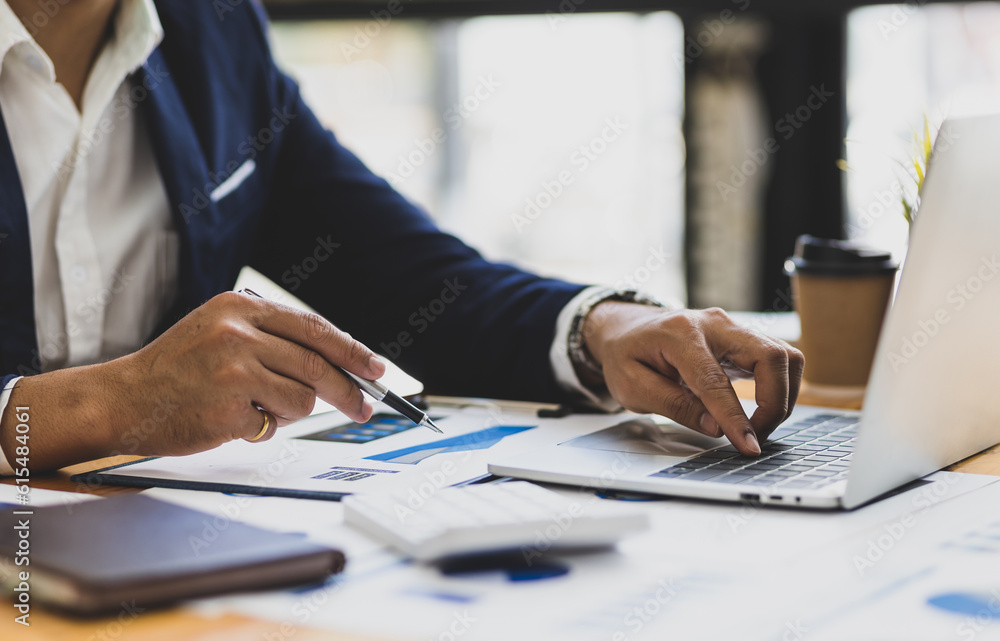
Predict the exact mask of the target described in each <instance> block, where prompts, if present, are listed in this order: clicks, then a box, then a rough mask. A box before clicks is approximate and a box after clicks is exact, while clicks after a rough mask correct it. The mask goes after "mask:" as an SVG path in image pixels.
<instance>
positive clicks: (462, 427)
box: [109, 406, 622, 494]
mask: <svg viewBox="0 0 1000 641" xmlns="http://www.w3.org/2000/svg"><path fill="white" fill-rule="evenodd" d="M431 416H432V418H434V420H435V422H436V423H437V424H438V425H439V426H440V427H441V429H442V430H443V431H444V434H437V433H434V432H432V431H430V430H428V429H425V428H422V427H418V426H415V425H413V424H412V423H411V422H410V421H408V420H407V419H405V418H402V417H400V416H398V415H394V414H388V413H383V412H381V411H379V410H377V413H376V416H374V417H373V418H372V420H371V421H369V423H366V424H364V425H360V424H357V423H354V422H352V421H350V420H348V419H346V418H345V417H344V416H343V415H342V414H340V413H339V412H338V413H328V414H321V415H317V416H312V417H309V418H306V419H304V420H302V421H299V422H298V423H295V424H293V425H289V426H286V427H283V428H281V429H279V430H278V432H277V434H276V435H275V437H274V438H272V439H271V440H270V441H267V442H264V443H249V442H246V441H233V442H230V443H226V444H225V445H222V446H220V447H218V448H216V449H214V450H209V451H207V452H200V453H198V454H192V455H189V456H179V457H162V458H156V459H150V460H145V461H141V462H138V463H135V464H131V465H127V466H123V467H120V468H116V469H114V470H110V471H109V473H111V474H114V475H119V476H125V477H137V478H142V479H165V480H169V481H184V482H191V483H200V484H225V485H239V486H250V487H257V488H269V489H272V490H273V489H285V490H298V491H306V492H324V493H331V492H334V493H359V492H385V491H393V490H399V489H403V490H406V491H409V490H412V491H414V492H417V493H418V494H419V493H426V492H428V491H433V490H434V489H437V488H441V487H445V486H450V485H455V484H456V483H461V482H464V481H468V480H471V479H475V478H478V477H481V476H484V475H485V474H486V473H487V469H486V464H487V461H488V460H491V458H492V457H498V456H501V455H508V454H515V453H517V452H520V451H525V450H527V449H531V448H536V447H541V446H544V445H550V444H552V443H557V442H560V441H563V440H566V439H567V438H570V437H572V436H574V435H577V434H579V429H580V427H581V425H585V426H587V427H589V426H590V425H592V424H593V425H598V426H607V425H613V424H614V423H616V422H619V421H620V420H622V419H621V417H618V416H607V415H603V416H594V417H580V420H579V421H578V420H574V421H566V420H564V419H540V418H538V417H537V415H536V414H535V413H534V412H528V411H517V412H506V411H503V410H501V409H499V407H498V406H491V407H476V406H473V407H467V408H464V409H458V410H456V409H450V410H447V411H443V412H433V411H432V412H431ZM580 421H583V424H581V423H580ZM202 489H205V488H202Z"/></svg>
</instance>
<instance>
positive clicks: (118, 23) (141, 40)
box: [0, 0, 163, 81]
mask: <svg viewBox="0 0 1000 641" xmlns="http://www.w3.org/2000/svg"><path fill="white" fill-rule="evenodd" d="M39 13H40V14H41V15H42V16H45V14H44V12H39ZM112 24H113V31H114V33H113V35H112V38H111V40H110V41H109V42H108V43H107V44H106V45H105V46H106V47H108V48H113V49H114V56H115V58H116V60H117V61H118V64H120V65H121V68H122V71H123V72H124V73H125V74H126V75H127V74H130V73H132V72H133V71H135V70H136V69H138V68H139V67H140V66H141V65H142V63H144V62H145V61H146V59H147V58H149V55H150V54H151V53H153V51H154V50H155V49H156V48H157V47H158V46H159V45H160V43H161V42H162V41H163V26H162V25H161V24H160V17H159V14H158V13H157V12H156V7H155V6H154V5H153V0H121V2H120V4H119V7H118V9H117V10H116V11H115V14H114V16H113V18H112ZM9 53H14V54H15V55H17V56H18V58H20V59H22V60H25V61H26V63H27V64H28V66H29V67H30V68H31V69H33V70H34V71H36V72H38V73H43V74H45V75H46V76H47V77H48V78H49V79H50V80H52V81H54V80H55V68H54V67H53V66H52V61H51V60H50V59H49V57H48V55H46V53H45V52H44V51H43V50H42V48H41V47H39V46H38V44H37V43H36V42H35V40H34V38H32V36H31V33H29V31H28V30H27V29H26V28H25V27H24V25H23V24H22V23H21V20H20V19H19V18H18V17H17V15H16V14H15V13H14V11H13V10H12V9H11V8H10V5H8V4H7V2H6V1H5V0H0V70H2V68H3V64H4V61H5V60H6V58H7V54H9Z"/></svg>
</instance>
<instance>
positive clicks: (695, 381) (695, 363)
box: [673, 336, 760, 456]
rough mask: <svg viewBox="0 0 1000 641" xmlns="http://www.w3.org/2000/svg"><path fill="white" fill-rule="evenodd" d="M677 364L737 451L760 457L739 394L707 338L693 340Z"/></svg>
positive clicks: (758, 447)
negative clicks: (705, 339) (706, 341)
mask: <svg viewBox="0 0 1000 641" xmlns="http://www.w3.org/2000/svg"><path fill="white" fill-rule="evenodd" d="M673 365H674V367H676V368H677V370H678V371H679V372H680V374H681V377H682V378H683V380H684V382H685V384H686V385H687V386H688V387H689V388H691V391H692V392H694V394H695V395H696V396H697V397H698V398H699V399H700V400H701V402H702V403H703V404H704V405H705V407H706V408H707V409H708V411H709V413H710V414H711V415H712V418H713V419H715V422H716V423H718V424H719V427H720V428H722V431H723V433H724V434H725V435H726V437H728V438H729V440H730V442H732V444H733V445H735V446H736V449H738V450H739V451H740V452H741V453H743V454H746V455H747V456H757V455H758V454H760V443H758V441H757V437H756V436H755V435H754V429H753V427H752V426H751V424H750V421H749V419H747V416H746V414H744V413H743V406H742V405H740V401H739V398H737V396H736V391H735V390H734V389H733V386H732V383H730V381H729V377H728V376H726V373H725V372H724V371H723V370H722V366H721V365H719V361H717V360H716V359H715V356H714V355H713V354H712V352H711V351H710V350H709V348H708V345H707V344H706V343H705V342H704V339H703V338H702V337H701V336H698V337H697V338H695V339H693V340H692V341H691V342H690V343H689V344H688V348H687V350H686V351H685V353H684V354H682V355H681V358H679V359H678V362H676V363H673Z"/></svg>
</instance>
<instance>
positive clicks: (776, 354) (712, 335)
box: [707, 328, 790, 439]
mask: <svg viewBox="0 0 1000 641" xmlns="http://www.w3.org/2000/svg"><path fill="white" fill-rule="evenodd" d="M707 338H708V341H709V344H710V345H711V347H712V351H713V352H715V353H716V354H720V353H721V354H724V356H723V357H722V360H729V361H732V362H733V363H734V364H735V365H736V366H737V367H739V368H741V369H745V370H748V371H752V372H753V377H754V382H755V386H754V389H755V400H756V401H757V409H756V410H754V413H753V415H752V416H751V417H750V425H751V426H752V427H753V429H754V432H755V433H756V434H757V438H758V439H764V438H767V436H768V435H769V434H770V433H771V432H773V431H774V429H775V428H776V427H778V425H780V424H781V422H782V421H784V420H785V418H786V417H787V416H788V405H789V403H788V400H789V386H790V383H789V362H788V350H787V348H786V347H785V346H784V345H781V344H779V343H778V342H776V341H774V340H772V339H770V338H767V337H766V336H763V335H761V334H757V333H755V332H752V331H750V330H746V329H743V328H734V329H730V328H724V329H723V331H722V332H715V331H711V330H710V332H709V336H708V337H707Z"/></svg>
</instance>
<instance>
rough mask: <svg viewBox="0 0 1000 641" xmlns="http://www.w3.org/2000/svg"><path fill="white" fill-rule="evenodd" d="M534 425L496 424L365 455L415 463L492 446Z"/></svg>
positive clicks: (395, 461)
mask: <svg viewBox="0 0 1000 641" xmlns="http://www.w3.org/2000/svg"><path fill="white" fill-rule="evenodd" d="M534 427H535V426H534V425H497V426H495V427H490V428H487V429H484V430H479V431H477V432H470V433H468V434H463V435H462V436H453V437H451V438H445V439H441V440H438V441H432V442H430V443H423V444H421V445H414V446H413V447H407V448H404V449H401V450H393V451H391V452H382V453H381V454H374V455H372V456H368V457H365V458H366V459H368V460H370V461H383V462H385V463H404V464H407V465H416V464H417V463H419V462H420V461H423V460H424V459H427V458H430V457H432V456H434V455H436V454H443V453H445V452H465V451H469V450H485V449H488V448H490V447H493V446H494V445H496V444H497V443H499V442H500V441H502V440H503V439H504V438H506V437H508V436H512V435H514V434H520V433H521V432H524V431H526V430H530V429H533V428H534Z"/></svg>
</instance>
